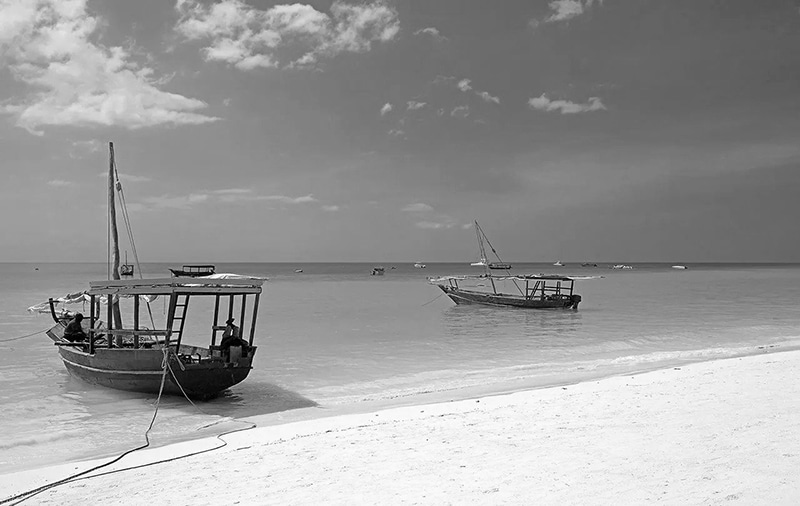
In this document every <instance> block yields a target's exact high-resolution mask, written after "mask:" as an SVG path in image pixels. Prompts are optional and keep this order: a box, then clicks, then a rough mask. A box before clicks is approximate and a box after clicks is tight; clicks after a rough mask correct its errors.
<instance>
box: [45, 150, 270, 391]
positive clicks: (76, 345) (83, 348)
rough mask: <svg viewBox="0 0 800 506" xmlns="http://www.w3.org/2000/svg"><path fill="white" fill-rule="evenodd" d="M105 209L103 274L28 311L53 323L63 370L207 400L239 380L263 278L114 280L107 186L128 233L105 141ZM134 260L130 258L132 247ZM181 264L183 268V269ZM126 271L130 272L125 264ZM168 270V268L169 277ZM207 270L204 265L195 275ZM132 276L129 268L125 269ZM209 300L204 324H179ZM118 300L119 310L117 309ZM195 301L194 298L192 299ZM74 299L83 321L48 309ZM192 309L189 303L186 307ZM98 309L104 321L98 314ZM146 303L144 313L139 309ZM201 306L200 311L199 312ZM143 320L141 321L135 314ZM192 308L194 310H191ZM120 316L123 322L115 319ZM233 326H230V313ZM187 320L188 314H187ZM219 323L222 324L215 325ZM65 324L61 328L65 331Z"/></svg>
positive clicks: (251, 352)
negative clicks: (162, 310) (160, 311)
mask: <svg viewBox="0 0 800 506" xmlns="http://www.w3.org/2000/svg"><path fill="white" fill-rule="evenodd" d="M109 153H110V156H109V158H110V162H109V173H108V212H109V232H110V236H111V251H110V254H111V257H112V258H111V259H110V261H109V266H110V268H109V277H110V278H111V279H107V280H104V281H92V282H90V283H89V289H88V290H86V291H83V292H76V293H72V294H68V295H67V296H66V297H62V298H60V299H52V298H51V299H49V301H48V302H47V303H44V304H40V305H38V306H33V307H31V308H29V311H34V312H37V311H38V312H42V311H45V310H49V312H50V314H51V316H52V318H53V320H54V321H55V325H54V326H53V327H52V328H51V329H50V330H48V331H47V335H48V337H50V339H52V341H53V344H55V345H56V346H58V352H59V355H60V356H61V359H62V361H63V362H64V365H65V367H66V368H67V370H68V371H69V372H70V373H71V374H73V375H74V376H76V377H78V378H81V379H83V380H85V381H87V382H89V383H93V384H97V385H102V386H106V387H110V388H116V389H120V390H129V391H136V392H146V393H158V392H161V391H163V392H164V393H168V394H177V395H181V394H182V395H186V396H188V397H192V398H197V399H208V398H211V397H214V396H216V395H218V394H219V393H220V392H222V391H223V390H225V389H227V388H229V387H231V386H233V385H236V384H237V383H239V382H241V381H243V380H244V379H245V378H246V377H247V375H248V374H249V372H250V370H251V369H252V364H253V357H254V356H255V353H256V349H257V348H256V346H255V344H254V340H255V329H256V318H257V316H258V305H259V299H260V296H261V290H262V288H261V287H262V284H263V282H264V280H263V279H260V278H252V277H249V276H239V275H235V274H213V266H198V267H203V268H208V267H211V269H210V270H211V273H212V275H209V276H204V277H199V275H200V274H201V270H200V269H198V270H196V271H192V270H190V276H191V277H184V276H180V277H173V278H164V279H141V268H140V267H139V268H138V269H137V270H138V271H139V277H140V279H126V280H121V279H120V268H119V240H118V234H117V224H116V200H115V196H114V190H115V188H116V190H117V192H119V194H120V199H119V200H120V204H121V211H122V212H123V216H124V218H125V225H126V226H127V227H128V235H129V237H130V238H131V242H132V237H133V235H132V234H131V232H130V222H129V220H128V217H127V211H126V210H125V200H124V196H123V194H122V185H121V183H120V181H119V174H118V173H117V170H116V163H115V161H114V145H113V144H112V143H109ZM132 247H133V252H134V259H135V261H136V264H137V266H138V256H137V254H136V249H135V246H133V245H132ZM187 267H191V266H184V270H186V268H187ZM131 271H133V269H131ZM175 273H176V271H173V274H175ZM203 273H204V274H207V273H208V269H206V270H205V272H203ZM131 274H133V272H131ZM158 297H162V298H165V299H166V308H167V310H166V316H165V317H164V318H163V321H160V322H157V321H156V318H154V317H153V312H152V311H150V306H149V304H150V303H151V302H153V301H154V300H155V299H156V298H158ZM198 298H205V299H207V300H213V312H212V310H211V307H212V306H211V305H210V304H206V305H205V306H206V307H205V308H203V304H196V305H198V306H199V307H198V310H195V312H194V313H193V314H194V316H195V317H196V318H198V319H199V318H202V317H203V316H204V317H205V318H206V323H205V324H204V325H202V324H201V325H198V324H196V323H191V324H190V325H188V326H187V320H188V316H189V307H190V301H194V300H196V299H198ZM123 302H124V303H126V306H127V307H126V308H124V310H123V308H122V307H121V306H122V305H123V304H121V303H123ZM198 302H199V301H198ZM61 303H63V304H70V303H82V304H84V305H86V304H88V306H89V315H88V318H83V316H84V315H82V314H80V313H75V312H72V311H68V310H66V309H65V308H60V310H59V311H57V310H56V308H57V306H58V305H59V304H61ZM193 306H194V304H193ZM103 308H104V310H105V321H103V320H102V319H101V314H102V313H103V311H104V310H103ZM145 308H146V312H145V311H144V310H145ZM204 309H205V311H204ZM143 313H145V315H146V316H147V317H148V318H149V321H148V322H147V323H146V324H144V323H143V318H142V314H143ZM195 313H196V314H195ZM123 316H124V317H125V321H123ZM237 317H238V318H239V320H238V321H239V325H238V326H237V325H236V323H235V322H236V318H237ZM193 319H194V318H193ZM223 322H224V324H223ZM68 327H69V329H68ZM198 334H199V335H201V336H204V339H209V341H208V342H209V344H208V345H207V346H196V345H194V344H193V343H196V342H198V341H197V339H196V337H195V336H197V335H198Z"/></svg>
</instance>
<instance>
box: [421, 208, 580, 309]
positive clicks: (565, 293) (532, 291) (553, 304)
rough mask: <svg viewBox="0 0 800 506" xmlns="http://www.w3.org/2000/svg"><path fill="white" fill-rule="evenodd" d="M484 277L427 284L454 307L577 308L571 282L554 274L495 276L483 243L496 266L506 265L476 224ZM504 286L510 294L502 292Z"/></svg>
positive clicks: (451, 278) (577, 299)
mask: <svg viewBox="0 0 800 506" xmlns="http://www.w3.org/2000/svg"><path fill="white" fill-rule="evenodd" d="M475 230H476V234H477V236H478V246H479V247H480V250H481V261H480V262H475V263H473V264H472V265H473V266H481V267H483V268H484V269H485V271H484V274H481V275H477V276H476V275H471V276H445V277H441V278H430V279H428V283H430V284H432V285H436V286H437V287H439V289H441V290H442V291H443V292H444V293H445V294H446V295H447V296H448V297H450V299H451V300H452V301H453V302H455V303H456V304H457V305H462V304H480V305H484V306H509V307H517V308H526V309H578V304H579V303H580V302H581V296H580V295H578V294H577V293H575V292H574V291H573V284H574V279H573V278H571V277H568V276H556V275H544V274H537V275H519V276H512V275H505V276H503V275H500V276H497V275H494V274H492V273H491V272H490V269H491V268H492V267H491V263H490V262H488V261H487V259H486V249H485V246H484V242H485V243H486V244H487V245H488V246H489V248H491V250H492V253H494V254H495V256H496V257H497V263H496V265H507V266H508V267H509V268H510V267H511V266H510V265H509V264H506V263H505V262H503V261H502V260H501V259H500V256H499V255H498V254H497V251H496V250H495V249H494V247H493V246H492V245H491V243H490V242H489V239H488V238H487V237H486V234H484V233H483V229H481V228H480V225H478V222H477V221H476V222H475ZM505 287H507V288H508V289H509V290H510V291H503V290H504V288H505Z"/></svg>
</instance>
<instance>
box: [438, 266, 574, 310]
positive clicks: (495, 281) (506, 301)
mask: <svg viewBox="0 0 800 506" xmlns="http://www.w3.org/2000/svg"><path fill="white" fill-rule="evenodd" d="M428 282H429V283H431V284H433V285H436V286H438V287H439V288H440V289H441V290H442V291H443V292H444V293H445V294H447V296H448V297H450V299H452V301H453V302H455V303H456V304H482V305H487V306H511V307H519V308H527V309H578V304H579V303H580V302H581V296H580V295H578V294H576V293H575V292H574V280H573V278H570V277H567V276H556V275H544V274H538V275H521V276H493V275H491V274H483V275H480V276H445V277H440V278H431V279H429V280H428ZM512 290H513V291H512Z"/></svg>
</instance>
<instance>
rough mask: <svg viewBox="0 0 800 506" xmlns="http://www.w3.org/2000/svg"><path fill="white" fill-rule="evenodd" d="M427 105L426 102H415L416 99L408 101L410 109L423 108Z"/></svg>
mask: <svg viewBox="0 0 800 506" xmlns="http://www.w3.org/2000/svg"><path fill="white" fill-rule="evenodd" d="M425 105H426V103H425V102H415V101H414V100H411V101H409V102H408V110H409V111H416V110H418V109H422V108H423V107H425Z"/></svg>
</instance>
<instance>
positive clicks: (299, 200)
mask: <svg viewBox="0 0 800 506" xmlns="http://www.w3.org/2000/svg"><path fill="white" fill-rule="evenodd" d="M258 200H275V201H277V202H281V203H284V204H309V203H311V202H317V199H315V198H314V195H312V194H310V193H309V194H308V195H304V196H302V197H287V196H285V195H267V196H260V197H258Z"/></svg>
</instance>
